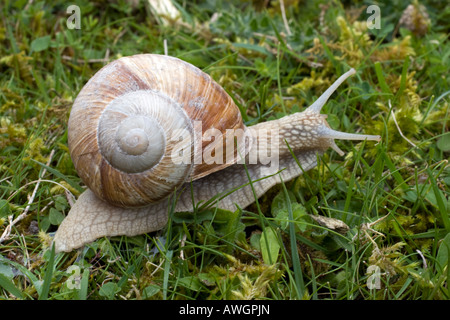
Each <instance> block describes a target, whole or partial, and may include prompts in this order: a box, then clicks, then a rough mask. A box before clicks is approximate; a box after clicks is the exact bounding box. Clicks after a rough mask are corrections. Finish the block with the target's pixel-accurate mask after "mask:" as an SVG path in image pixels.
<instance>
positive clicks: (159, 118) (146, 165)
mask: <svg viewBox="0 0 450 320" xmlns="http://www.w3.org/2000/svg"><path fill="white" fill-rule="evenodd" d="M197 124H200V126H198V125H197ZM213 129H214V130H215V132H219V135H217V134H216V135H215V139H210V140H208V139H202V136H203V135H204V134H205V132H207V131H208V130H213ZM227 129H228V130H227ZM229 129H232V130H229ZM237 129H240V130H242V132H245V131H246V130H247V128H246V127H245V126H244V124H243V121H242V117H241V114H240V111H239V109H238V107H237V106H236V105H235V103H234V102H233V100H232V99H231V98H230V97H229V95H228V94H227V93H226V92H225V90H224V89H222V88H221V87H220V86H219V85H218V84H217V83H216V82H214V81H213V80H212V79H211V77H210V76H208V75H207V74H205V73H204V72H202V71H201V70H200V69H198V68H196V67H194V66H192V65H190V64H188V63H186V62H184V61H182V60H179V59H177V58H174V57H169V56H163V55H156V54H141V55H135V56H131V57H124V58H120V59H118V60H116V61H113V62H112V63H110V64H108V65H106V66H105V67H103V68H102V69H101V70H100V71H98V72H97V73H96V74H95V75H94V76H93V77H92V78H91V79H90V80H89V82H88V83H87V84H86V85H85V86H84V87H83V89H82V90H81V92H80V93H79V95H78V97H77V98H76V100H75V102H74V105H73V107H72V111H71V114H70V118H69V124H68V145H69V150H70V154H71V157H72V161H73V163H74V166H75V169H76V170H77V172H78V174H79V176H80V178H81V179H82V180H83V182H84V183H85V184H86V185H87V186H88V187H89V188H90V189H91V190H92V191H93V192H94V194H95V195H97V197H99V198H100V199H102V200H105V201H107V202H109V203H111V204H113V205H116V206H122V207H141V206H145V205H148V204H150V203H154V202H158V201H159V200H161V199H163V198H165V197H167V196H168V195H169V194H171V193H172V192H173V191H174V190H175V189H176V188H178V187H180V186H181V185H182V184H183V183H184V182H186V181H189V180H195V179H198V178H201V177H203V176H205V175H208V174H210V173H212V172H215V171H218V170H221V169H222V168H224V167H227V166H229V165H231V164H233V163H235V162H236V161H237V160H238V155H245V154H246V153H247V152H248V145H249V142H248V140H246V139H244V136H245V135H244V134H243V135H239V136H238V137H236V138H237V139H238V140H237V141H235V140H234V139H229V138H228V136H229V135H230V132H233V131H235V130H237ZM218 143H221V144H222V145H223V146H225V147H224V148H216V145H217V144H218ZM236 145H237V148H235V146H236ZM211 150H223V151H222V152H223V154H221V155H215V158H216V159H217V156H219V157H221V158H222V159H223V160H224V161H222V162H218V163H207V162H205V161H201V158H200V161H196V159H197V156H198V155H201V154H202V153H203V152H211ZM230 152H232V157H231V160H230V159H229V158H226V156H228V155H229V154H230ZM225 158H226V159H225Z"/></svg>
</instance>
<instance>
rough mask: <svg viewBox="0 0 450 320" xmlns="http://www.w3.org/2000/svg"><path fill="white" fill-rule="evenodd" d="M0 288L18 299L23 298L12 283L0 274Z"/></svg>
mask: <svg viewBox="0 0 450 320" xmlns="http://www.w3.org/2000/svg"><path fill="white" fill-rule="evenodd" d="M0 287H2V288H3V289H5V290H6V291H7V292H9V293H10V294H12V295H13V296H15V297H16V298H19V299H23V298H24V295H23V294H22V292H21V291H20V290H19V289H18V288H17V287H16V286H15V285H14V283H13V282H12V281H11V280H9V279H8V278H7V277H6V276H5V275H3V274H1V273H0Z"/></svg>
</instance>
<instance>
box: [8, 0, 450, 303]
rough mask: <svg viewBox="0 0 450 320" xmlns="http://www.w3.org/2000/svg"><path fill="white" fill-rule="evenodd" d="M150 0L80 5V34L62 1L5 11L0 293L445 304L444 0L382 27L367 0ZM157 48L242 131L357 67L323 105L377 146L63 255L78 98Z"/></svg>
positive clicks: (418, 6) (447, 10) (398, 9)
mask: <svg viewBox="0 0 450 320" xmlns="http://www.w3.org/2000/svg"><path fill="white" fill-rule="evenodd" d="M146 2H147V1H141V2H139V1H135V2H134V1H125V0H115V1H111V2H110V1H88V0H80V1H76V5H77V6H78V7H79V8H80V15H81V22H80V29H76V28H72V27H73V23H74V20H70V19H69V18H70V17H71V15H72V14H73V12H71V11H69V13H67V11H66V10H67V6H68V4H67V2H65V1H59V0H58V1H25V0H18V1H11V0H6V1H2V3H1V4H0V20H1V21H2V22H1V23H0V237H1V238H0V299H118V300H120V299H186V300H189V299H214V300H215V299H267V300H277V299H349V300H353V299H449V298H450V284H449V275H450V270H449V267H448V266H449V257H450V216H449V212H450V191H449V186H450V166H449V163H448V157H449V155H450V134H449V133H448V128H449V123H450V121H449V120H450V118H449V110H450V105H449V94H450V88H449V83H450V81H449V80H450V79H449V77H450V76H449V75H450V74H449V72H448V70H449V69H450V59H449V56H450V44H449V41H448V35H449V31H450V29H449V26H450V24H449V21H450V7H449V6H448V5H447V4H446V3H445V2H439V1H432V0H429V1H421V2H420V3H418V2H417V1H416V2H414V3H413V4H412V5H411V6H410V7H409V8H408V9H407V4H406V3H405V2H404V1H397V0H395V1H389V2H387V1H386V3H384V2H383V3H382V2H378V3H375V4H377V5H378V7H379V9H380V22H381V24H380V28H379V29H377V28H369V27H371V26H372V25H371V23H376V21H375V20H373V18H374V16H373V14H375V13H374V12H369V13H368V12H367V8H368V6H369V5H372V4H374V3H372V2H370V1H356V2H354V3H352V4H350V3H349V2H348V1H342V3H341V2H339V1H333V2H329V1H318V2H312V1H311V2H309V1H299V0H284V1H281V0H278V1H262V0H261V1H259V0H254V1H252V2H251V1H241V2H239V1H212V0H211V1H204V2H202V1H177V2H174V5H175V6H174V8H175V9H176V10H175V11H174V12H175V15H172V16H171V17H169V16H167V15H166V16H164V15H162V14H161V12H160V13H159V14H158V12H157V11H156V10H154V9H151V8H150V7H149V5H148V3H146ZM371 17H372V18H371ZM68 20H69V21H68ZM368 20H369V21H368ZM374 26H376V25H374ZM165 44H166V48H167V51H168V54H170V55H173V56H177V57H179V58H181V59H183V60H186V61H188V62H190V63H192V64H194V65H196V66H198V67H199V68H201V69H203V70H204V71H205V72H207V73H209V74H210V75H211V76H212V77H213V78H214V79H215V80H216V81H217V82H219V83H220V84H221V85H222V86H223V87H224V88H225V89H226V90H227V92H229V93H230V95H231V96H232V97H233V98H234V99H235V101H236V102H237V103H238V104H239V107H240V108H241V111H242V115H243V117H244V120H245V122H246V124H247V125H251V124H255V123H258V122H262V121H267V120H271V119H275V118H279V117H282V116H284V115H285V114H290V113H293V112H297V111H301V110H303V109H304V108H305V107H307V106H308V105H310V104H311V103H312V102H313V101H314V100H315V99H316V98H317V97H318V96H319V95H320V94H321V93H322V92H323V91H324V90H325V89H326V88H327V87H328V86H329V85H330V84H331V83H332V82H333V81H334V80H335V79H336V78H337V77H338V76H339V75H341V74H342V73H343V72H344V71H346V70H348V69H349V68H350V67H354V68H355V69H356V70H357V71H358V73H357V76H354V77H352V79H350V80H348V81H347V82H346V84H344V85H342V87H341V88H340V89H339V90H338V92H337V93H335V94H334V95H333V96H332V98H331V100H330V102H329V103H328V104H327V105H326V106H325V107H324V110H323V111H322V113H326V114H328V121H329V123H330V125H331V126H332V127H333V128H335V129H338V130H340V131H346V132H364V133H367V134H380V135H381V136H382V137H383V139H382V141H381V142H380V143H377V144H375V143H372V142H371V143H364V142H362V143H354V142H346V141H344V142H338V145H339V146H340V147H341V149H343V150H345V151H346V152H347V155H346V156H345V157H340V156H339V155H337V154H336V153H335V152H334V151H332V150H329V151H328V152H327V153H326V154H325V155H323V156H322V157H321V159H320V161H319V165H318V166H317V167H316V168H315V169H313V170H310V171H309V172H307V173H306V174H304V175H303V176H301V177H299V178H297V179H295V180H293V181H290V182H286V183H285V184H282V185H279V186H277V187H274V188H273V189H272V190H270V192H268V193H267V194H266V195H264V196H263V197H262V198H260V199H259V200H258V202H257V204H255V205H252V206H251V207H249V208H246V209H244V210H237V211H236V212H226V211H223V210H214V209H213V208H211V209H209V210H205V211H202V212H197V211H196V212H194V213H193V214H192V215H189V216H186V215H183V214H178V213H171V215H170V219H169V223H168V225H167V227H166V228H165V229H163V230H161V231H160V232H155V233H152V234H147V235H141V236H137V237H132V238H130V237H114V238H110V239H106V238H104V239H99V240H97V241H95V242H94V243H92V244H90V245H88V246H86V247H85V248H83V249H81V250H79V251H76V252H75V251H74V252H71V253H64V254H62V253H61V254H57V255H55V254H54V252H53V251H52V250H51V248H52V247H51V239H52V235H53V233H54V232H55V230H56V229H57V228H58V225H59V224H60V223H61V221H62V219H63V218H64V216H65V215H66V214H67V213H68V210H69V209H70V206H71V204H72V202H73V201H74V199H75V198H76V197H77V196H78V195H79V194H80V193H81V192H82V190H83V189H84V185H83V183H82V181H81V180H80V179H79V177H78V176H77V173H76V172H75V170H74V168H73V165H72V162H71V159H70V155H69V153H68V148H67V130H66V129H67V121H68V116H69V112H70V107H71V104H72V103H73V101H74V99H75V97H76V95H77V93H78V92H79V91H80V89H81V88H82V86H83V85H84V84H85V83H86V82H87V81H88V79H89V78H90V77H91V76H92V75H93V74H94V73H95V72H96V71H97V70H99V69H100V68H101V67H102V66H103V65H104V64H106V63H107V62H109V61H112V60H114V59H117V58H119V57H121V56H128V55H133V54H137V53H145V52H147V53H148V52H152V53H164V48H165Z"/></svg>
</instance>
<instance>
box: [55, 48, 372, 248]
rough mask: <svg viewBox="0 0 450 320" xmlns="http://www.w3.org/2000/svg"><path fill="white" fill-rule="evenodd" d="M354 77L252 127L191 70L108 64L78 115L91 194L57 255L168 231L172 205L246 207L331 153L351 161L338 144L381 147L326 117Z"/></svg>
mask: <svg viewBox="0 0 450 320" xmlns="http://www.w3.org/2000/svg"><path fill="white" fill-rule="evenodd" d="M353 74H355V70H354V69H351V70H349V71H347V72H346V73H345V74H343V75H342V76H340V77H339V78H338V79H337V80H336V82H335V83H333V84H332V85H331V86H330V87H329V88H328V89H327V90H326V91H325V92H324V93H323V94H322V95H321V96H320V97H319V99H317V100H316V101H315V102H314V103H313V104H312V105H311V106H310V107H308V108H307V109H306V110H305V111H303V112H298V113H295V114H292V115H288V116H285V117H283V118H280V119H277V120H271V121H267V122H263V123H259V124H256V125H253V126H248V127H247V126H246V125H245V124H244V123H243V119H242V116H241V113H240V110H239V108H238V107H237V106H236V104H235V103H234V101H233V99H232V98H231V97H230V96H229V95H228V94H227V93H226V91H225V90H224V89H223V88H222V87H220V85H219V84H217V83H216V82H215V81H214V80H212V78H211V77H210V76H209V75H207V74H206V73H204V72H203V71H201V70H200V69H198V68H197V67H195V66H193V65H191V64H189V63H187V62H184V61H182V60H180V59H178V58H174V57H170V56H166V55H158V54H138V55H134V56H129V57H123V58H120V59H118V60H115V61H113V62H111V63H109V64H107V65H106V66H104V67H103V68H102V69H100V70H99V71H98V72H97V73H96V74H95V75H94V76H93V77H92V78H91V79H90V80H89V81H88V82H87V84H86V85H85V86H84V87H83V88H82V90H81V91H80V93H79V94H78V96H77V98H76V99H75V101H74V104H73V106H72V110H71V113H70V117H69V122H68V146H69V151H70V154H71V158H72V161H73V164H74V167H75V169H76V171H77V173H78V175H79V176H80V178H81V180H82V181H83V182H84V183H85V184H86V186H87V187H88V189H87V190H86V191H84V192H83V193H82V194H81V195H80V196H79V198H78V200H77V201H76V202H75V204H74V205H73V206H72V208H71V210H70V211H69V213H68V215H67V217H66V218H65V219H64V220H63V222H62V223H61V225H60V226H59V228H58V230H57V232H56V234H55V237H54V244H55V250H56V251H57V252H61V251H66V252H68V251H71V250H73V249H77V248H80V247H82V246H84V245H85V244H87V243H89V242H92V241H94V240H95V239H97V238H100V237H105V236H117V235H125V236H135V235H139V234H144V233H148V232H152V231H156V230H160V229H162V228H164V226H165V225H166V223H167V221H168V212H169V210H170V208H171V206H172V203H175V208H174V211H175V212H189V211H193V208H194V206H196V205H197V204H198V203H202V202H207V201H208V200H210V199H211V198H213V197H214V196H216V195H218V194H222V195H223V196H222V197H217V199H215V202H214V203H213V205H214V206H217V207H218V208H222V209H227V210H231V211H234V210H236V209H237V208H245V207H247V206H248V205H250V204H251V203H253V202H254V201H255V199H257V198H258V197H260V196H261V195H262V194H264V193H265V192H266V191H267V190H268V189H269V188H271V187H272V186H274V185H275V184H277V183H280V182H281V181H285V182H286V181H289V180H291V179H293V178H295V177H297V176H299V175H301V174H302V173H303V172H305V171H307V170H309V169H311V168H314V167H315V166H316V165H317V154H323V153H324V152H325V151H326V150H327V149H328V148H330V147H331V148H332V149H333V150H335V151H336V152H337V153H338V154H339V155H343V154H344V152H343V151H342V150H340V149H339V147H338V146H337V145H336V143H335V141H334V140H335V139H346V140H365V139H367V140H375V141H380V136H374V135H361V134H352V133H344V132H339V131H335V130H333V129H331V128H330V127H329V125H328V123H327V122H326V120H325V119H326V116H325V115H321V114H320V110H321V108H322V107H323V105H324V104H325V103H326V102H327V100H328V98H329V97H330V96H331V94H332V93H333V92H334V91H335V90H336V89H337V88H338V86H339V85H340V84H341V83H342V82H344V81H345V80H346V79H347V78H348V77H349V76H351V75H353ZM297 161H298V162H297ZM250 182H251V183H250ZM172 196H173V197H175V201H174V199H173V197H172Z"/></svg>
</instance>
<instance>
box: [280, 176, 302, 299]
mask: <svg viewBox="0 0 450 320" xmlns="http://www.w3.org/2000/svg"><path fill="white" fill-rule="evenodd" d="M281 185H282V187H283V192H284V195H285V197H286V204H287V208H288V213H289V238H290V242H291V259H292V265H293V269H294V279H295V287H296V289H297V294H298V298H299V299H302V298H303V297H304V295H305V283H304V281H303V273H302V267H301V265H300V257H299V255H298V250H297V237H296V233H295V223H294V215H293V212H292V205H291V200H290V199H289V194H288V191H287V189H286V185H285V184H284V182H283V180H281Z"/></svg>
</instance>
